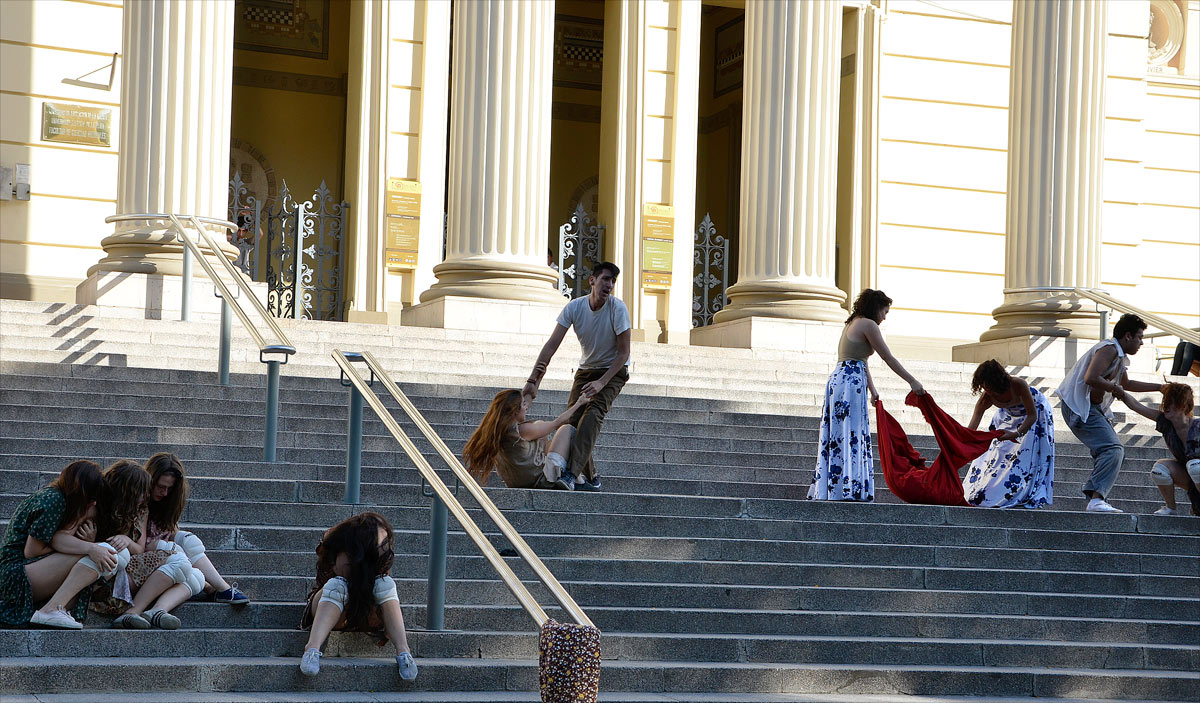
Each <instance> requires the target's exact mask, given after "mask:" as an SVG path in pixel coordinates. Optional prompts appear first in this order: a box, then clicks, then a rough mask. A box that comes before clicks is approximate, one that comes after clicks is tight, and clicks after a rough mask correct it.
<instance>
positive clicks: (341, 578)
mask: <svg viewBox="0 0 1200 703" xmlns="http://www.w3.org/2000/svg"><path fill="white" fill-rule="evenodd" d="M392 540H393V535H392V525H391V523H389V522H388V521H387V519H386V518H384V517H383V516H382V515H380V514H379V513H362V514H361V515H355V516H354V517H351V518H347V519H346V520H343V521H342V522H340V523H338V524H337V525H334V526H333V527H331V528H329V529H328V530H326V531H325V534H324V535H322V536H321V543H320V544H318V545H317V584H316V586H315V587H314V588H313V590H312V592H311V593H310V594H309V596H308V606H307V607H306V608H305V610H304V617H303V619H302V620H301V622H300V628H301V629H307V628H310V627H311V628H312V631H311V632H310V633H309V635H308V643H307V644H305V645H304V656H303V657H302V658H301V659H300V672H301V673H302V674H305V675H306V676H316V675H317V673H318V672H320V671H321V646H322V645H324V644H325V640H326V639H327V638H328V637H329V633H330V631H331V630H350V631H354V632H378V631H379V630H384V631H385V632H386V633H387V637H388V638H389V639H391V640H392V643H393V644H394V645H395V647H396V666H397V668H398V669H399V671H400V678H401V679H404V680H405V681H412V680H413V679H415V678H417V663H416V662H415V661H413V656H412V653H410V652H409V650H408V635H407V634H406V633H405V631H404V614H403V613H402V612H401V611H400V598H399V596H397V595H396V582H395V581H394V580H393V579H392V577H391V576H390V573H391V570H392V560H393V558H394V554H393V552H392V544H393V543H392Z"/></svg>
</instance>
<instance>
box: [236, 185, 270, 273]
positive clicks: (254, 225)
mask: <svg viewBox="0 0 1200 703" xmlns="http://www.w3.org/2000/svg"><path fill="white" fill-rule="evenodd" d="M262 207H263V204H262V202H261V201H260V200H259V199H258V198H256V197H254V195H253V194H251V193H250V189H249V188H248V187H247V186H246V183H245V181H243V180H242V174H241V173H238V172H235V173H234V174H233V180H231V181H229V216H228V218H227V219H228V220H229V221H230V222H237V223H238V224H242V223H243V222H245V229H239V230H238V233H239V234H242V235H243V236H245V238H243V236H238V234H235V235H234V237H233V243H234V245H235V246H237V248H238V259H237V262H236V263H235V264H234V265H235V266H237V267H238V268H239V269H241V270H242V271H244V272H245V273H246V275H247V276H249V277H250V278H254V272H255V269H256V266H257V263H258V235H257V234H256V233H257V232H259V231H260V230H259V222H261V221H262ZM239 218H244V219H239Z"/></svg>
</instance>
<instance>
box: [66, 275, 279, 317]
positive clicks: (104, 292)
mask: <svg viewBox="0 0 1200 703" xmlns="http://www.w3.org/2000/svg"><path fill="white" fill-rule="evenodd" d="M250 287H251V288H252V289H253V290H254V291H255V294H256V295H257V297H258V299H259V300H260V301H264V303H263V304H264V306H265V305H266V303H265V301H266V299H267V284H265V283H253V282H252V283H250ZM214 292H215V287H214V286H213V284H212V281H209V280H208V278H193V279H192V290H191V311H190V315H189V317H190V319H192V320H219V319H221V299H220V298H218V297H216V296H215V295H214V294H213V293H214ZM182 300H183V279H182V278H180V277H179V276H166V275H163V274H160V273H128V272H124V271H97V272H95V273H92V274H91V275H89V276H88V277H87V279H86V280H84V281H83V283H80V284H79V285H78V286H77V287H76V288H75V302H76V304H78V305H99V306H103V307H107V308H114V312H116V313H117V314H118V315H126V316H128V317H137V318H143V319H147V320H178V319H179V313H180V308H181V303H182Z"/></svg>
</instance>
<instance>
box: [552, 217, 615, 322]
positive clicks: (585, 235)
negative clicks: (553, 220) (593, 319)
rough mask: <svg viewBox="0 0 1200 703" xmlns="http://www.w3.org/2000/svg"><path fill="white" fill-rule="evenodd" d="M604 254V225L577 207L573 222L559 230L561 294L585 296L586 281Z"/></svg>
mask: <svg viewBox="0 0 1200 703" xmlns="http://www.w3.org/2000/svg"><path fill="white" fill-rule="evenodd" d="M603 251H604V225H601V224H596V223H594V222H592V218H591V216H590V215H588V213H587V211H586V210H584V209H583V204H579V205H576V206H575V212H574V213H572V214H571V219H570V220H568V221H567V223H566V224H564V225H563V226H561V227H559V228H558V290H559V292H560V293H562V294H563V295H565V296H567V297H568V298H572V299H574V298H578V297H579V296H581V295H583V294H584V293H585V292H586V291H584V290H583V285H584V282H586V281H587V279H588V277H589V276H591V275H592V269H593V268H594V267H595V266H596V265H597V264H599V263H600V262H601V261H603V258H601V253H602V252H603Z"/></svg>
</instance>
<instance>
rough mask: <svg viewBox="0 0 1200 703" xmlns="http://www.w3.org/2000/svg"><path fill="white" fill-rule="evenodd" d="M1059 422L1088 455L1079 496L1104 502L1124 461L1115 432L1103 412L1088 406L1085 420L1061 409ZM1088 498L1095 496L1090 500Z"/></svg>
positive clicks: (1094, 404) (1066, 409)
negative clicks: (1087, 470)
mask: <svg viewBox="0 0 1200 703" xmlns="http://www.w3.org/2000/svg"><path fill="white" fill-rule="evenodd" d="M1062 415H1063V419H1064V420H1066V421H1067V427H1069V428H1071V434H1073V435H1075V437H1076V438H1078V439H1079V441H1080V442H1083V444H1084V446H1086V447H1087V448H1088V450H1089V451H1091V453H1092V462H1093V467H1092V475H1091V476H1089V477H1088V480H1087V482H1086V483H1084V484H1083V494H1084V495H1086V496H1089V497H1095V498H1107V497H1108V493H1109V491H1111V490H1112V487H1113V484H1114V483H1116V482H1117V474H1119V473H1121V462H1123V461H1124V460H1125V445H1123V444H1121V438H1120V437H1118V436H1117V431H1116V430H1114V429H1113V426H1112V425H1111V424H1110V423H1109V421H1108V418H1107V417H1105V416H1104V410H1102V409H1101V408H1100V406H1099V405H1098V404H1096V403H1092V407H1091V410H1090V411H1089V412H1088V418H1087V420H1083V419H1081V418H1080V417H1079V415H1078V414H1076V413H1075V411H1074V410H1072V409H1070V408H1068V407H1067V406H1066V405H1065V404H1064V405H1063V406H1062ZM1092 494H1095V495H1094V496H1093V495H1092Z"/></svg>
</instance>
